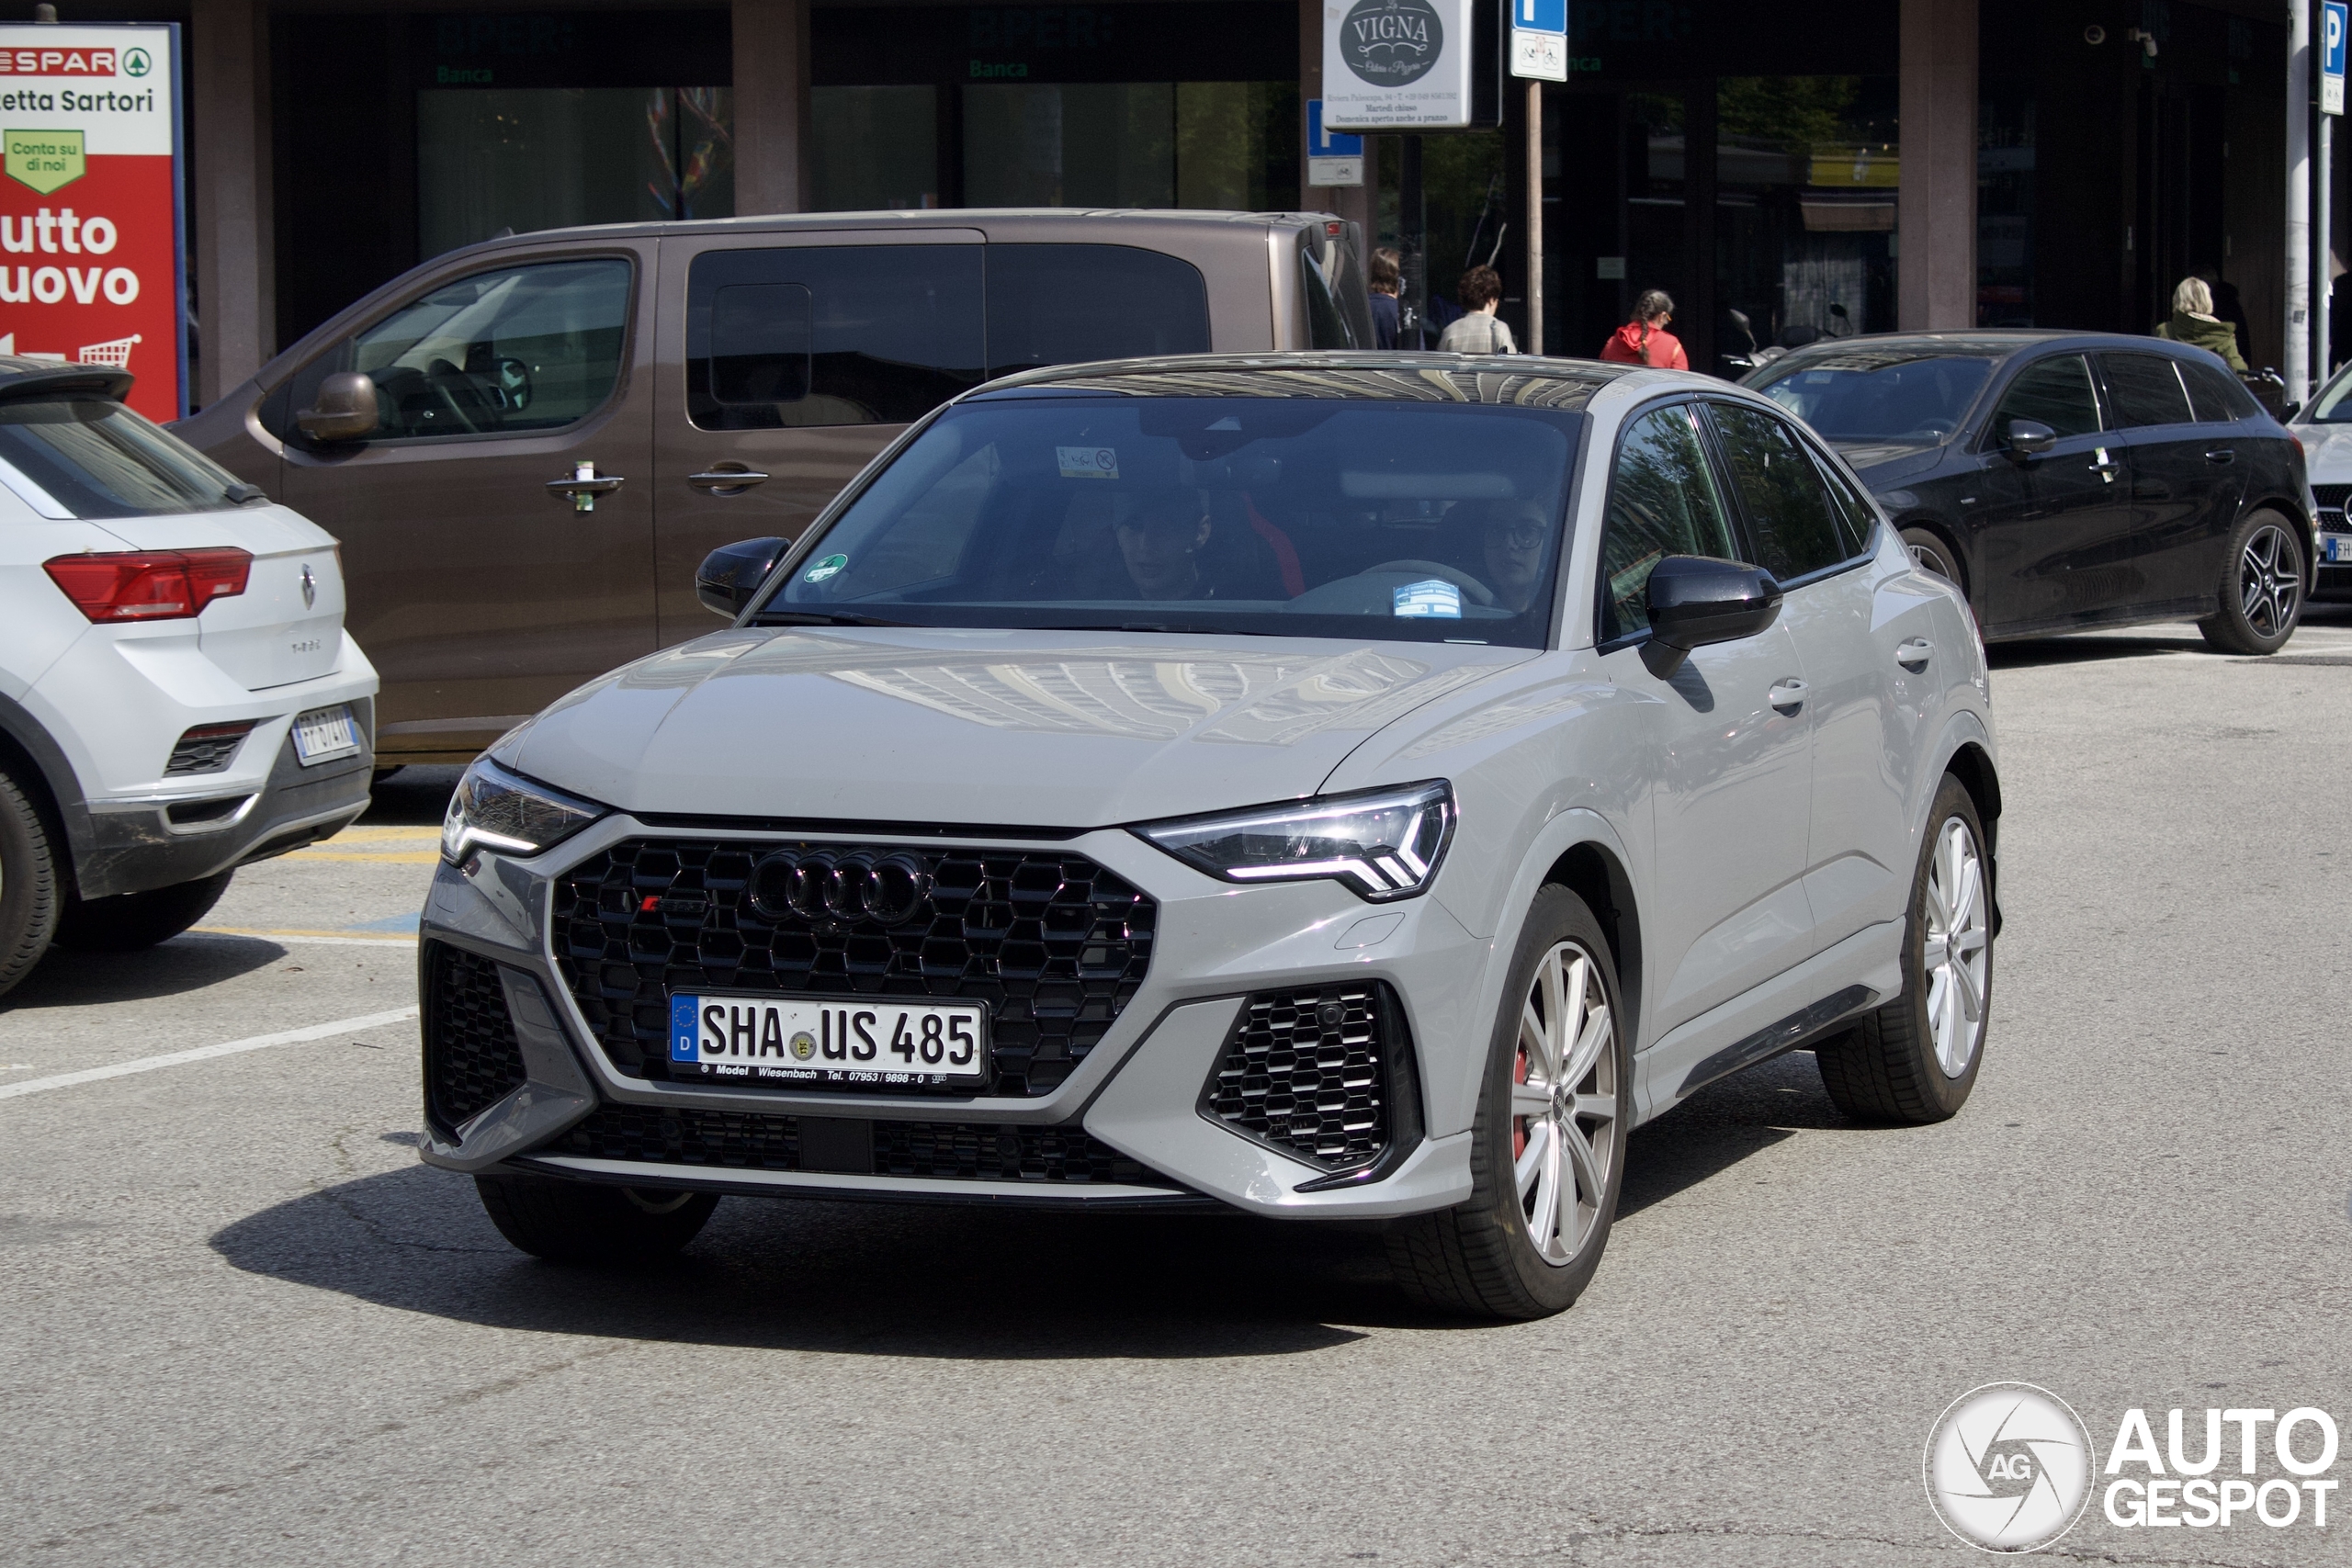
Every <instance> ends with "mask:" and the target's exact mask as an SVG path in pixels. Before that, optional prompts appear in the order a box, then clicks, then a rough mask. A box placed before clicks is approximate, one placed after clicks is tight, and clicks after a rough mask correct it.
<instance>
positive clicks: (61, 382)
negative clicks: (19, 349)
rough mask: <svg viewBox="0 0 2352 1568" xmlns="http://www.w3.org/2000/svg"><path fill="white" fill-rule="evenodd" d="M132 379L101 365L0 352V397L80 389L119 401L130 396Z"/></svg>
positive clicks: (26, 395) (33, 395) (44, 394)
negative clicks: (80, 363)
mask: <svg viewBox="0 0 2352 1568" xmlns="http://www.w3.org/2000/svg"><path fill="white" fill-rule="evenodd" d="M134 379H135V378H134V377H133V376H132V375H131V374H130V371H128V370H117V369H114V368H112V367H108V366H104V365H65V364H61V363H60V362H59V361H57V360H54V359H28V358H26V357H25V356H24V355H0V398H25V397H41V396H51V395H54V394H56V393H60V392H81V393H84V394H85V395H91V394H95V395H96V396H98V397H102V398H112V399H113V400H115V401H117V402H120V401H121V400H123V399H125V398H127V397H129V396H130V383H131V382H132V380H134Z"/></svg>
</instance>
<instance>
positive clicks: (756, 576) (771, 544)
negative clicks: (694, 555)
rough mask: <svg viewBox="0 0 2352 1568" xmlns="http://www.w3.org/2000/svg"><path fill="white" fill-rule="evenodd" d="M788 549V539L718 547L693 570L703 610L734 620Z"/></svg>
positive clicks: (696, 596) (757, 540)
mask: <svg viewBox="0 0 2352 1568" xmlns="http://www.w3.org/2000/svg"><path fill="white" fill-rule="evenodd" d="M791 547H792V541H791V540H789V539H772V538H771V539H739V540H737V541H736V542H735V543H733V544H731V545H721V546H719V547H718V548H717V549H715V550H713V551H711V552H710V554H708V555H707V556H705V557H703V558H702V565H700V566H698V567H696V568H695V598H697V599H699V600H701V601H702V602H703V607H704V608H705V609H707V610H711V611H714V612H716V613H717V614H718V615H724V616H726V617H727V618H728V619H729V620H730V621H731V620H733V619H734V618H735V617H736V616H738V615H741V614H742V613H743V607H744V606H745V605H747V604H750V603H751V602H752V594H754V593H757V592H759V591H760V584H761V583H763V582H765V581H767V576H768V573H769V572H771V571H774V570H775V563H776V562H778V561H780V560H782V559H783V558H784V552H785V551H786V550H788V549H790V548H791Z"/></svg>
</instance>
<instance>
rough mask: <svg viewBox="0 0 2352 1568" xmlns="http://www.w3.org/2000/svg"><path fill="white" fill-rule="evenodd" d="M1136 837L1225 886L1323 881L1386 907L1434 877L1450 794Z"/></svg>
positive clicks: (1242, 814) (1323, 802)
mask: <svg viewBox="0 0 2352 1568" xmlns="http://www.w3.org/2000/svg"><path fill="white" fill-rule="evenodd" d="M1135 831H1136V833H1138V834H1140V835H1141V836H1142V837H1144V838H1145V839H1148V840H1150V841H1151V842H1152V843H1155V844H1157V845H1159V847H1160V848H1161V849H1163V850H1166V851H1167V852H1169V853H1170V854H1171V855H1174V856H1175V857H1176V858H1177V859H1178V860H1181V861H1182V862H1184V863H1186V864H1187V865H1191V866H1193V867H1195V868H1197V869H1199V870H1201V871H1205V872H1207V873H1208V874H1210V875H1211V876H1221V877H1223V878H1224V879H1225V880H1226V881H1227V882H1295V881H1301V880H1306V879H1309V878H1317V877H1329V878H1331V879H1333V880H1335V881H1339V882H1342V883H1345V884H1346V885H1347V886H1348V887H1349V888H1350V889H1351V890H1352V891H1353V892H1354V893H1355V894H1356V895H1357V896H1358V897H1362V898H1366V899H1369V900H1371V901H1372V902H1374V903H1385V902H1386V901H1387V900H1389V899H1392V898H1410V897H1413V895H1415V894H1416V893H1419V892H1420V891H1421V890H1422V889H1423V888H1425V887H1427V886H1429V885H1430V879H1431V878H1432V877H1434V876H1436V875H1437V868H1438V863H1439V862H1440V861H1442V860H1443V859H1444V858H1445V846H1446V844H1447V842H1448V841H1449V840H1451V839H1452V838H1453V786H1452V785H1450V784H1447V783H1446V782H1445V781H1444V780H1443V779H1433V780H1430V781H1429V782H1427V783H1424V784H1404V785H1401V786H1396V787H1391V788H1386V789H1374V790H1364V791H1362V792H1360V793H1357V794H1353V795H1322V796H1319V797H1317V798H1316V799H1314V800H1302V801H1299V802H1298V803H1296V804H1295V805H1291V806H1269V807H1261V808H1260V809H1258V810H1254V811H1235V812H1225V813H1220V814H1219V815H1217V816H1215V817H1187V818H1181V819H1180V820H1177V821H1174V822H1155V823H1153V824H1151V825H1150V826H1148V827H1144V828H1137V829H1135Z"/></svg>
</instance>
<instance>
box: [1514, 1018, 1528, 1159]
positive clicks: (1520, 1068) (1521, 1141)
mask: <svg viewBox="0 0 2352 1568" xmlns="http://www.w3.org/2000/svg"><path fill="white" fill-rule="evenodd" d="M1510 1079H1511V1082H1513V1083H1525V1082H1526V1081H1527V1047H1526V1046H1524V1045H1521V1047H1520V1048H1519V1055H1516V1056H1514V1057H1512V1058H1511V1063H1510ZM1526 1152H1527V1118H1526V1117H1524V1116H1514V1117H1512V1118H1511V1119H1510V1157H1511V1159H1512V1161H1513V1163H1517V1161H1518V1159H1519V1156H1521V1155H1523V1154H1525V1153H1526Z"/></svg>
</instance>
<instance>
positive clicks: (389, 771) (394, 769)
mask: <svg viewBox="0 0 2352 1568" xmlns="http://www.w3.org/2000/svg"><path fill="white" fill-rule="evenodd" d="M407 765H408V764H407V763H405V762H394V763H393V764H392V765H391V766H390V767H389V768H378V769H377V770H376V771H375V772H373V773H369V774H368V788H369V789H374V788H375V787H376V786H377V785H379V784H382V783H383V782H384V781H385V780H386V779H388V778H390V777H391V776H392V775H393V774H394V773H399V772H400V771H401V769H402V768H404V767H406V766H407Z"/></svg>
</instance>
